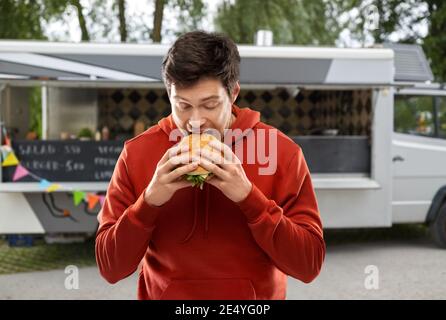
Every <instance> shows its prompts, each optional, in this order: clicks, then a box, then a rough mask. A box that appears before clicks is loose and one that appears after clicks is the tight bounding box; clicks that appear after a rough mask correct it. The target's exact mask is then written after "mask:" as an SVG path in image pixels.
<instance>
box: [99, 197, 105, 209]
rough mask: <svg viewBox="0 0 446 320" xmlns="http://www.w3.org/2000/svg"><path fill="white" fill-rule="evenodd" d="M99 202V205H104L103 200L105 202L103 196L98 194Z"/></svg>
mask: <svg viewBox="0 0 446 320" xmlns="http://www.w3.org/2000/svg"><path fill="white" fill-rule="evenodd" d="M99 202H100V204H101V207H103V206H104V202H105V196H99Z"/></svg>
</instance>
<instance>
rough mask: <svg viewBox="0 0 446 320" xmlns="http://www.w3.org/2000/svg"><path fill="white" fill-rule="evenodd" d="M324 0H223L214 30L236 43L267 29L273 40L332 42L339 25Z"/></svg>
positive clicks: (303, 42) (306, 42)
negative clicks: (226, 35)
mask: <svg viewBox="0 0 446 320" xmlns="http://www.w3.org/2000/svg"><path fill="white" fill-rule="evenodd" d="M332 9H333V8H332V7H331V5H330V3H329V2H327V1H324V0H276V1H263V0H236V1H235V2H230V1H227V0H224V2H223V3H222V5H221V6H220V7H219V8H218V12H217V17H216V19H215V24H216V28H217V30H218V31H221V32H224V33H226V34H228V35H229V36H230V37H231V38H232V39H234V40H235V41H236V42H238V43H253V42H254V36H255V34H256V32H257V31H258V30H260V29H269V30H271V31H272V32H273V35H274V44H314V45H329V44H334V41H335V40H336V38H337V36H338V33H339V31H340V30H339V28H338V26H337V23H336V21H335V19H334V17H332V16H330V14H332V13H334V11H333V10H332Z"/></svg>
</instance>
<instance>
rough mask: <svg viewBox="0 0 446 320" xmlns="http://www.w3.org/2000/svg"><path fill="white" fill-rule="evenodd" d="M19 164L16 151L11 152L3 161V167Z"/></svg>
mask: <svg viewBox="0 0 446 320" xmlns="http://www.w3.org/2000/svg"><path fill="white" fill-rule="evenodd" d="M18 164H19V160H17V158H16V156H15V154H14V152H10V153H9V154H8V155H7V156H6V159H5V160H3V162H2V167H9V166H16V165H18Z"/></svg>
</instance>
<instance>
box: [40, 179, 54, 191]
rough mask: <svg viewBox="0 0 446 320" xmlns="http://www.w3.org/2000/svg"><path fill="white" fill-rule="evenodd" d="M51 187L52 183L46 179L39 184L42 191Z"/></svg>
mask: <svg viewBox="0 0 446 320" xmlns="http://www.w3.org/2000/svg"><path fill="white" fill-rule="evenodd" d="M50 186H51V183H50V182H49V181H48V180H46V179H42V180H40V182H39V187H40V188H42V189H47V188H49V187H50Z"/></svg>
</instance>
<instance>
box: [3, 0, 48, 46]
mask: <svg viewBox="0 0 446 320" xmlns="http://www.w3.org/2000/svg"><path fill="white" fill-rule="evenodd" d="M42 13H43V10H42V7H41V4H40V3H39V2H38V1H33V0H28V1H17V0H1V1H0V39H45V35H44V34H43V30H42V25H41V23H40V16H41V15H42Z"/></svg>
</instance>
